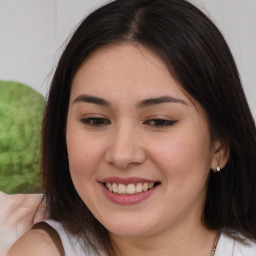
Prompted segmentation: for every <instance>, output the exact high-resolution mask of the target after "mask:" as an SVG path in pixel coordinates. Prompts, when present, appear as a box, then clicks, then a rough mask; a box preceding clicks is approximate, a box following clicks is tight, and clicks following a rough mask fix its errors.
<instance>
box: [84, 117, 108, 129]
mask: <svg viewBox="0 0 256 256" xmlns="http://www.w3.org/2000/svg"><path fill="white" fill-rule="evenodd" d="M81 122H82V123H83V124H85V125H90V126H94V127H99V126H104V125H108V124H110V121H109V120H108V119H106V118H102V117H88V118H83V119H81Z"/></svg>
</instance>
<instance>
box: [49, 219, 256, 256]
mask: <svg viewBox="0 0 256 256" xmlns="http://www.w3.org/2000/svg"><path fill="white" fill-rule="evenodd" d="M45 222H46V223H48V224H49V225H50V226H51V227H53V228H54V229H55V230H56V231H57V232H58V234H59V236H60V238H61V241H62V244H63V247H64V250H65V254H66V256H95V253H94V252H93V251H92V250H91V249H90V248H89V247H88V246H86V245H85V243H84V241H83V240H82V239H80V238H78V237H77V236H74V235H70V234H68V233H67V232H66V231H65V229H64V228H63V226H62V224H61V223H59V222H57V221H54V220H47V221H45ZM246 242H247V243H248V244H247V245H244V244H242V243H240V242H239V241H236V240H234V239H233V238H230V237H228V236H226V235H225V234H221V235H220V238H219V241H218V245H217V248H216V251H215V255H214V256H256V243H254V242H252V241H251V240H246ZM102 255H103V254H102Z"/></svg>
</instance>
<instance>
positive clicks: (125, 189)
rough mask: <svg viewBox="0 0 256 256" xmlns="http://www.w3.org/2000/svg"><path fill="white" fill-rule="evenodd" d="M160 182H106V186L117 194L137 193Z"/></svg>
mask: <svg viewBox="0 0 256 256" xmlns="http://www.w3.org/2000/svg"><path fill="white" fill-rule="evenodd" d="M159 184H160V183H159V182H143V183H137V184H128V185H124V184H122V183H119V184H118V183H114V182H113V183H111V182H107V183H104V185H105V187H106V188H107V189H108V190H109V191H111V192H112V193H113V194H116V195H135V194H139V193H142V192H146V191H148V190H150V189H152V188H153V187H155V186H157V185H159Z"/></svg>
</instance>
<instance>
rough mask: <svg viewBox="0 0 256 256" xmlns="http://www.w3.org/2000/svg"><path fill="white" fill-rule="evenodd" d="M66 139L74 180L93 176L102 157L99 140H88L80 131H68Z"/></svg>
mask: <svg viewBox="0 0 256 256" xmlns="http://www.w3.org/2000/svg"><path fill="white" fill-rule="evenodd" d="M66 138H67V149H68V157H69V168H70V172H71V176H72V178H75V177H77V178H78V179H79V178H81V177H86V176H87V177H88V176H91V175H93V173H94V171H95V170H96V168H97V166H98V164H99V162H100V161H101V157H102V146H101V145H100V144H99V143H97V139H92V138H90V137H89V138H88V137H87V136H85V134H84V132H83V131H79V130H76V131H75V132H72V130H67V137H66Z"/></svg>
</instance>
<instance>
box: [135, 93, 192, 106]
mask: <svg viewBox="0 0 256 256" xmlns="http://www.w3.org/2000/svg"><path fill="white" fill-rule="evenodd" d="M162 103H181V104H184V105H187V104H186V102H185V101H184V100H181V99H177V98H174V97H171V96H161V97H157V98H150V99H145V100H142V101H140V102H139V103H138V104H137V107H138V108H144V107H149V106H154V105H158V104H162Z"/></svg>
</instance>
